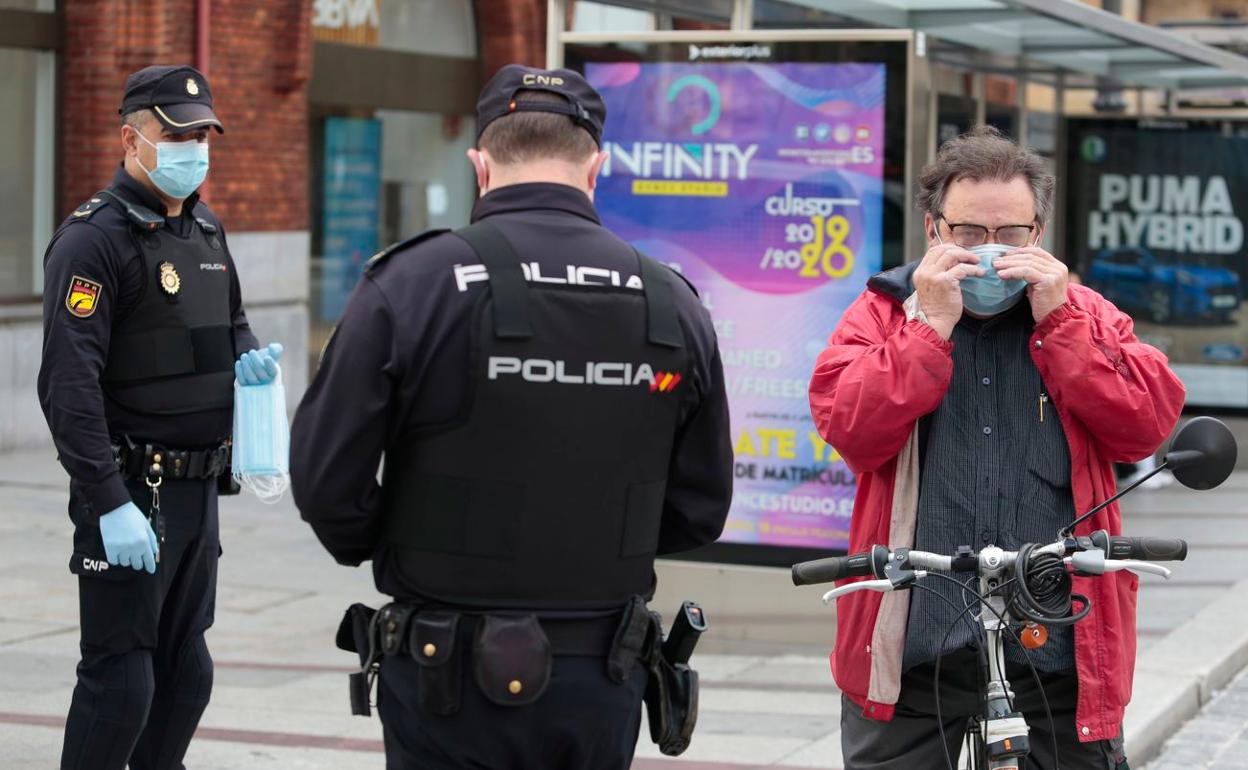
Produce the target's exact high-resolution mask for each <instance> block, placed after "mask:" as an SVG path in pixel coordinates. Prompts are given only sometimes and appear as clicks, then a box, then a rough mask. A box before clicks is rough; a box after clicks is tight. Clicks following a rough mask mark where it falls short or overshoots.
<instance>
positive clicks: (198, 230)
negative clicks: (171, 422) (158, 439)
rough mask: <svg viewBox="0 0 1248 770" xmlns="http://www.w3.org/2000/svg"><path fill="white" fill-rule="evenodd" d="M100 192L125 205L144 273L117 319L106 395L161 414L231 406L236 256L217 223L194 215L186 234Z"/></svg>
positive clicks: (109, 194)
mask: <svg viewBox="0 0 1248 770" xmlns="http://www.w3.org/2000/svg"><path fill="white" fill-rule="evenodd" d="M97 197H104V198H106V199H107V200H109V201H110V202H111V203H114V204H115V205H118V206H121V207H122V208H123V209H124V210H125V211H126V213H127V216H128V218H129V219H130V221H131V223H132V224H133V227H132V230H131V231H132V235H133V240H134V243H135V245H136V246H137V247H138V250H139V256H140V259H142V260H143V275H144V287H143V293H142V294H141V295H140V298H139V301H138V303H137V304H136V305H135V306H134V307H133V308H131V309H130V311H129V313H128V314H127V315H125V316H124V317H122V318H120V319H117V320H116V321H114V323H113V330H112V339H111V341H110V343H109V349H108V362H107V364H106V365H105V367H104V378H103V385H104V392H105V394H106V395H107V396H108V397H109V398H111V399H113V400H114V401H116V402H117V403H119V404H121V405H122V406H124V407H126V408H127V409H129V410H132V411H134V412H138V413H142V414H150V415H158V416H159V415H176V414H188V413H193V412H202V411H210V410H216V409H223V408H228V407H230V406H231V405H232V404H233V400H234V360H235V358H236V357H237V354H236V351H235V350H234V330H233V325H232V318H231V313H230V276H229V272H228V270H229V266H230V262H229V260H228V259H227V258H226V255H225V249H224V248H223V247H222V245H221V238H220V235H219V234H218V232H217V227H216V225H214V224H212V223H211V222H209V221H207V220H206V219H204V218H202V217H195V226H194V227H192V228H191V231H190V234H189V235H188V236H187V237H185V238H182V237H179V236H178V235H176V234H174V233H173V232H172V231H171V230H170V229H169V228H168V227H165V226H164V224H163V218H162V217H159V216H158V215H155V214H153V213H152V212H151V211H149V210H147V209H144V208H142V207H140V206H138V205H136V204H133V203H131V202H129V201H126V200H124V199H123V198H121V196H120V195H118V194H116V192H115V191H105V192H104V193H100V194H99V195H98V196H97ZM192 213H193V212H192Z"/></svg>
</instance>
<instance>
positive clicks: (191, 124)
mask: <svg viewBox="0 0 1248 770" xmlns="http://www.w3.org/2000/svg"><path fill="white" fill-rule="evenodd" d="M136 110H151V111H152V112H153V113H154V114H155V115H156V119H157V120H159V121H160V122H161V123H162V124H163V125H164V127H165V128H167V129H169V132H170V133H173V134H183V133H186V132H187V131H196V130H198V129H201V128H204V127H206V126H212V127H213V128H215V129H217V131H218V132H220V133H223V134H224V133H225V128H224V127H223V126H222V125H221V121H220V120H218V119H217V115H216V113H215V112H213V111H212V90H211V89H209V88H208V79H207V78H205V77H204V76H203V75H202V74H200V72H199V70H197V69H195V68H194V67H186V66H178V67H170V66H163V65H157V66H152V67H144V68H143V69H141V70H139V71H138V72H135V73H133V74H132V75H130V77H128V78H126V95H125V97H124V98H123V99H122V102H121V109H120V110H118V112H119V113H121V114H122V115H129V114H130V113H132V112H135V111H136Z"/></svg>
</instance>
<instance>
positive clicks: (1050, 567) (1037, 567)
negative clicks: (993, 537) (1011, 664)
mask: <svg viewBox="0 0 1248 770" xmlns="http://www.w3.org/2000/svg"><path fill="white" fill-rule="evenodd" d="M1035 549H1036V546H1035V544H1034V543H1024V544H1023V545H1021V546H1019V549H1018V558H1017V559H1016V561H1015V562H1014V574H1015V575H1022V576H1023V578H1022V579H1021V580H1017V582H1016V584H1015V586H1014V590H1013V591H1012V592H1011V593H1010V594H1009V595H1008V596H1007V597H1006V605H1007V606H1008V607H1009V609H1010V612H1011V613H1012V614H1013V615H1015V616H1017V617H1018V618H1020V619H1022V620H1030V621H1031V622H1033V623H1043V624H1045V625H1049V626H1072V625H1074V624H1075V623H1078V622H1079V621H1081V620H1083V619H1084V618H1086V617H1087V616H1088V613H1089V612H1091V611H1092V603H1091V602H1090V601H1088V598H1087V597H1086V596H1083V595H1082V594H1076V593H1072V592H1071V585H1072V583H1071V579H1070V572H1069V570H1067V569H1066V563H1065V561H1064V560H1063V559H1062V557H1061V556H1058V555H1057V554H1054V553H1048V552H1045V553H1040V554H1037V553H1035ZM1076 601H1077V602H1079V603H1080V604H1082V605H1083V608H1082V609H1081V610H1080V611H1079V612H1074V611H1073V606H1072V603H1073V602H1076Z"/></svg>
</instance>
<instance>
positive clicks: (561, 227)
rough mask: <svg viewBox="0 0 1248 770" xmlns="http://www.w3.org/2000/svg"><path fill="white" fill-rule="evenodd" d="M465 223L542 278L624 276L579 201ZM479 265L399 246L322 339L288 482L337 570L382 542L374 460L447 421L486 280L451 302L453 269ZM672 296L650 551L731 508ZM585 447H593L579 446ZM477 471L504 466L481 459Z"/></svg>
mask: <svg viewBox="0 0 1248 770" xmlns="http://www.w3.org/2000/svg"><path fill="white" fill-rule="evenodd" d="M472 218H473V221H474V222H475V221H477V220H479V219H483V218H488V219H489V220H490V222H491V223H493V224H495V225H496V226H497V227H498V228H499V230H501V231H502V232H503V234H504V235H506V237H507V239H508V240H509V241H510V242H511V243H512V245H513V246H514V247H515V250H516V252H517V253H518V254H519V256H520V258H521V259H523V260H524V261H526V262H537V263H539V264H540V266H541V271H542V275H566V274H567V265H569V264H573V265H579V266H585V267H595V268H606V269H614V270H620V271H622V272H627V273H630V274H631V273H633V272H635V270H636V267H637V257H636V256H635V254H634V252H633V250H632V248H631V247H630V246H629V245H628V244H626V243H625V242H623V241H621V240H620V239H619V238H616V237H615V236H614V235H612V234H611V233H610V232H608V231H607V230H606V229H604V228H603V227H602V226H601V225H600V224H599V222H598V215H597V213H596V212H595V211H594V207H593V204H592V203H591V202H590V200H589V198H588V197H587V196H586V195H585V194H584V193H583V192H581V191H580V190H577V189H576V188H573V187H569V186H566V185H560V184H546V183H533V184H520V185H514V186H509V187H503V188H500V189H498V190H495V191H492V192H490V193H489V194H487V195H485V196H484V197H483V198H481V199H480V200H479V201H478V202H477V205H476V207H475V208H474V210H473V217H472ZM477 264H480V260H478V259H477V257H476V255H475V254H474V253H473V252H472V250H471V249H470V248H469V246H468V245H467V244H466V243H464V242H463V241H462V240H461V239H459V238H454V237H449V236H440V237H434V238H430V239H429V240H426V241H423V242H420V243H418V244H416V245H414V246H410V247H403V248H400V249H399V250H398V251H397V252H396V253H393V254H391V255H390V256H389V257H388V258H387V259H386V260H385V261H384V262H382V263H380V264H378V265H376V266H375V267H373V268H371V269H370V270H369V271H367V273H366V274H365V276H364V278H363V279H362V280H361V281H360V284H359V286H357V287H356V289H355V292H354V294H353V295H352V296H351V300H350V302H349V303H348V304H347V309H346V312H345V313H344V315H343V317H342V320H341V322H340V323H339V324H338V328H337V329H336V330H335V332H334V335H333V337H332V338H331V339H330V341H329V343H328V345H327V347H326V350H325V352H324V356H323V359H322V361H321V364H320V368H319V370H318V371H317V373H316V377H315V378H314V379H313V381H312V384H311V386H310V387H309V388H308V392H307V394H306V395H305V396H304V398H303V402H302V403H301V404H300V405H299V410H298V412H297V413H296V415H295V421H294V425H293V426H292V429H291V457H290V469H291V484H292V490H293V492H294V496H295V503H296V504H297V505H298V506H299V510H300V512H301V513H302V515H303V518H304V520H306V521H307V522H308V523H310V524H311V525H312V528H313V529H314V530H315V531H316V534H317V536H318V537H319V538H320V539H321V542H322V543H324V544H325V547H326V548H327V549H328V550H329V551H330V553H332V554H333V555H334V557H335V558H337V559H338V561H340V562H342V563H344V564H359V563H360V562H362V561H364V560H366V559H369V558H372V555H373V552H374V549H375V548H376V546H377V545H378V543H379V538H380V535H381V532H382V507H381V487H380V485H379V484H378V482H377V470H378V465H379V462H380V459H381V456H382V453H383V452H384V451H386V450H388V449H390V448H393V447H401V446H403V445H404V442H405V440H406V439H409V438H410V437H412V436H413V435H415V434H417V433H418V432H420V431H422V430H428V429H430V428H436V427H438V426H439V425H441V424H446V423H448V422H450V421H451V420H452V419H453V418H455V417H456V416H457V415H458V413H459V409H460V407H461V405H462V403H463V398H464V392H465V390H466V388H467V386H468V375H469V349H468V348H469V329H470V327H471V326H472V323H471V319H472V315H471V314H472V310H473V306H474V303H475V301H476V300H477V299H478V298H479V297H480V296H481V293H482V292H483V291H485V290H486V286H488V284H487V283H486V282H484V281H481V282H474V283H469V284H468V285H467V289H466V290H465V291H460V290H459V288H458V286H457V283H456V273H455V267H456V266H463V265H477ZM672 284H673V295H674V298H675V301H676V304H677V312H678V314H679V316H680V318H681V320H682V326H684V327H685V328H686V329H687V330H689V334H688V337H689V344H690V346H691V350H690V359H691V361H692V373H693V376H692V377H691V378H690V379H689V381H690V382H691V384H692V385H693V387H692V388H690V394H689V395H687V396H686V398H687V400H686V401H685V402H684V405H683V407H682V409H683V411H682V414H681V416H680V427H679V429H678V433H677V435H676V439H675V443H674V445H673V449H672V459H671V466H670V473H669V474H668V482H667V493H666V499H665V502H664V512H663V520H662V524H661V529H660V533H659V542H658V551H659V553H671V552H675V551H684V550H688V549H691V548H695V547H697V546H700V545H704V544H706V543H709V542H712V541H714V540H715V539H716V538H717V537H718V536H719V533H720V531H721V530H722V528H723V524H724V519H725V517H726V516H727V512H728V505H729V502H730V500H731V497H732V447H731V442H730V437H729V430H728V403H727V394H726V392H725V389H724V378H723V369H722V365H721V363H720V358H719V348H718V345H717V344H716V340H715V331H714V328H713V327H712V325H711V319H710V316H709V314H708V313H707V312H706V309H705V308H703V307H702V305H701V303H700V302H699V300H698V298H697V295H696V294H694V292H693V291H692V290H691V289H690V288H689V286H688V285H686V284H685V283H684V282H683V281H680V280H674V281H672ZM587 440H593V438H592V437H588V438H587ZM481 461H482V462H483V463H506V462H507V458H506V457H496V456H492V455H491V454H490V447H488V446H483V447H481ZM397 580H398V578H397V577H396V576H390V575H387V574H378V575H377V584H378V588H379V589H380V590H381V591H382V592H383V593H389V594H391V595H396V594H398V595H402V594H403V593H404V592H403V591H401V590H399V589H400V588H401V586H398V585H395V584H394V582H396V581H397Z"/></svg>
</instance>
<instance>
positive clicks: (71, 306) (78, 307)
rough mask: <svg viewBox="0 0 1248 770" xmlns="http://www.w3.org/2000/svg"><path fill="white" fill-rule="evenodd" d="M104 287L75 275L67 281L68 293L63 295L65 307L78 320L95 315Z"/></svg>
mask: <svg viewBox="0 0 1248 770" xmlns="http://www.w3.org/2000/svg"><path fill="white" fill-rule="evenodd" d="M103 290H104V287H103V286H101V285H100V284H98V283H96V282H95V281H92V280H91V279H89V278H83V277H82V276H80V275H75V276H73V277H72V278H70V279H69V292H68V293H66V294H65V307H66V308H67V309H68V310H69V312H70V313H72V314H73V315H75V316H77V317H79V318H89V317H90V316H92V315H93V314H94V313H95V308H96V305H98V304H99V301H100V292H102V291H103Z"/></svg>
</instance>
